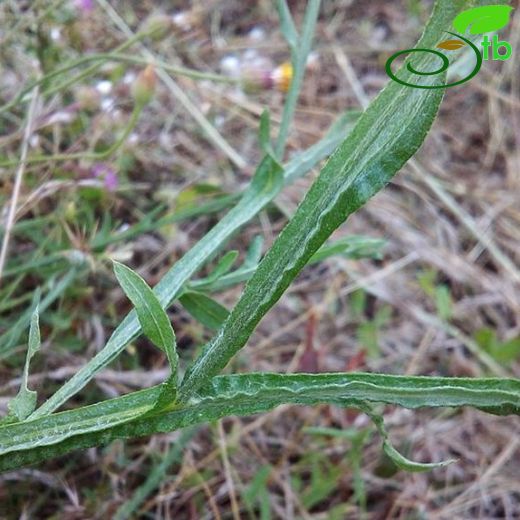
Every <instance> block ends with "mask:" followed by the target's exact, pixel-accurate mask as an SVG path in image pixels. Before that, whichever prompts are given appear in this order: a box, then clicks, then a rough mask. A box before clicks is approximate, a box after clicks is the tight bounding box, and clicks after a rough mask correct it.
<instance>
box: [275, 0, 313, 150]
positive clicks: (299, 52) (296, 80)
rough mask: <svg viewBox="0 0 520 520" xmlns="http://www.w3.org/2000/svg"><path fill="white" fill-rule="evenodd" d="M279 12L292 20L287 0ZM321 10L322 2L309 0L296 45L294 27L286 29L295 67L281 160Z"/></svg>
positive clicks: (281, 1) (282, 125)
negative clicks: (294, 42)
mask: <svg viewBox="0 0 520 520" xmlns="http://www.w3.org/2000/svg"><path fill="white" fill-rule="evenodd" d="M277 4H278V10H279V12H280V17H281V18H282V19H286V20H291V19H290V13H289V11H288V8H287V4H286V3H285V0H278V2H277ZM319 10H320V0H309V2H308V4H307V8H306V9H305V17H304V20H303V28H302V34H301V36H300V37H297V43H296V45H294V44H293V40H294V37H295V29H294V26H292V21H291V22H289V23H291V26H290V28H286V29H285V30H284V33H285V35H286V39H287V40H288V42H289V45H290V46H291V61H292V67H293V78H292V80H291V85H290V87H289V92H288V93H287V99H286V100H285V104H284V107H283V113H282V121H281V123H280V130H279V132H278V137H277V140H276V145H275V155H276V157H277V158H278V159H279V160H281V159H282V158H283V152H284V150H285V143H286V141H287V136H288V134H289V126H290V125H291V122H292V119H293V116H294V112H295V110H296V103H297V101H298V96H299V94H300V89H301V86H302V82H303V77H304V75H305V68H306V65H307V58H308V56H309V52H310V50H311V45H312V40H313V37H314V31H315V28H316V21H317V20H318V13H319Z"/></svg>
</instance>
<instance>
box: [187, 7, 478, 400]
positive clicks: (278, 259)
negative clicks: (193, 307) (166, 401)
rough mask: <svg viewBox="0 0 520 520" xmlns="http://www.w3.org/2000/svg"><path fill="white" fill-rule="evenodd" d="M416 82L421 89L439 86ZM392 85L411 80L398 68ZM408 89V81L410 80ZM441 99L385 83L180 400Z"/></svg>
mask: <svg viewBox="0 0 520 520" xmlns="http://www.w3.org/2000/svg"><path fill="white" fill-rule="evenodd" d="M467 4H468V2H467V1H466V0H457V1H448V0H441V1H439V2H437V3H436V4H435V8H434V12H433V14H432V17H431V18H430V21H429V23H428V25H427V27H426V30H425V33H424V34H423V36H422V37H421V39H420V41H419V43H418V44H417V47H420V48H431V47H434V45H435V43H436V42H437V41H438V40H439V38H440V37H441V36H442V34H443V32H444V31H445V29H446V27H449V25H450V23H451V20H453V18H454V17H455V16H456V14H457V13H458V12H459V11H460V10H461V8H463V7H465V6H466V5H467ZM417 55H420V57H418V58H417V59H416V60H414V63H413V66H414V68H415V70H421V71H427V70H432V69H433V70H436V67H437V66H438V64H437V63H436V61H435V59H436V57H432V56H431V54H430V53H417ZM441 76H442V77H441V78H439V77H437V76H433V75H431V76H422V78H426V79H424V81H426V82H428V84H431V85H433V84H437V83H438V82H439V81H440V82H442V81H443V79H444V75H442V74H441ZM399 77H404V78H405V80H407V79H410V78H411V77H412V73H411V72H410V71H408V70H407V69H405V68H403V69H402V70H401V72H400V76H399ZM410 81H411V79H410ZM442 96H443V92H442V89H422V88H421V89H414V88H410V87H407V86H405V85H401V84H400V83H397V82H394V81H391V82H390V83H389V84H388V85H387V87H386V88H385V89H384V90H383V91H382V92H381V93H380V94H379V96H378V97H377V98H376V99H375V100H374V101H373V102H372V103H371V104H370V106H369V107H368V109H367V110H366V111H365V112H364V114H363V115H362V116H361V117H360V118H359V120H358V122H357V124H356V126H355V127H354V129H353V131H352V133H351V134H350V135H349V136H348V137H347V138H346V139H345V141H344V142H343V143H342V144H341V145H340V147H339V148H338V149H337V150H336V152H335V153H334V154H333V155H332V156H331V158H330V159H329V161H328V162H327V164H326V165H325V166H324V168H323V169H322V170H321V172H320V175H319V177H318V178H317V180H316V181H315V182H314V184H313V185H312V187H311V189H310V190H309V192H308V193H307V195H306V197H305V198H304V200H303V202H302V203H301V204H300V206H299V207H298V210H297V211H296V213H295V215H294V217H293V218H292V219H291V221H290V222H289V224H288V225H287V226H286V227H285V228H284V229H283V231H282V232H281V233H280V235H279V236H278V238H277V239H276V241H275V242H274V244H273V246H272V248H271V249H270V250H269V252H268V253H267V254H266V256H265V257H264V259H263V260H262V262H261V263H260V265H259V266H258V269H257V270H256V272H255V274H254V275H253V276H252V278H251V279H250V280H249V282H248V284H247V285H246V287H245V289H244V292H243V294H242V296H241V298H240V299H239V301H238V303H237V304H236V306H235V307H234V309H233V310H232V311H231V314H230V316H229V318H228V319H227V321H226V322H225V324H224V326H223V327H222V329H221V330H220V331H219V332H218V333H217V335H216V336H215V337H214V338H213V340H212V341H210V342H209V343H208V344H207V345H206V347H205V349H204V350H203V352H202V354H201V355H200V357H199V358H198V359H197V360H196V361H195V363H194V364H193V365H192V367H191V368H190V369H189V370H188V372H187V374H186V375H185V377H184V381H183V383H182V385H181V389H180V399H181V400H186V399H187V398H188V397H189V395H190V394H191V393H192V392H193V391H194V390H196V389H197V387H198V386H200V385H201V384H203V383H204V381H206V380H208V379H209V378H211V377H213V376H215V375H216V374H217V373H218V372H220V370H222V369H223V368H224V367H225V366H226V364H227V363H228V362H229V360H230V359H231V358H232V357H233V356H234V355H235V354H236V353H237V352H238V351H239V350H240V349H241V348H242V347H243V346H244V345H245V343H246V342H247V340H248V338H249V337H250V335H251V334H252V332H253V330H254V329H255V327H256V325H257V324H258V322H259V321H260V319H261V318H262V317H263V316H264V315H265V314H266V313H267V311H268V310H269V309H270V308H271V307H272V306H273V305H274V304H275V303H276V302H277V301H278V299H279V298H280V297H281V295H282V294H283V292H284V291H285V290H286V289H287V287H288V286H289V284H290V283H291V281H292V280H293V279H294V278H295V277H296V276H297V274H298V273H299V272H300V270H301V269H302V268H303V267H304V266H305V264H306V263H307V261H308V260H309V259H310V258H311V257H312V255H313V254H314V253H315V252H316V251H317V250H318V249H319V247H320V246H321V245H322V244H323V243H324V242H325V240H326V239H327V238H328V237H329V236H330V235H331V233H332V232H333V231H334V230H335V229H336V228H337V227H338V226H340V225H341V224H342V223H343V222H344V221H345V220H346V218H347V217H348V216H349V215H350V214H352V213H353V212H354V211H356V210H357V209H358V208H360V207H361V206H362V205H363V204H365V203H366V201H367V200H368V199H369V198H370V197H372V196H373V195H375V194H376V193H377V192H378V191H379V190H381V189H382V188H383V187H384V186H385V185H386V184H387V183H388V182H389V181H390V180H391V178H392V177H393V176H394V175H395V174H396V173H397V171H398V170H399V169H400V168H401V167H402V166H403V164H404V163H405V162H406V161H407V160H408V159H409V158H410V157H411V156H412V155H413V154H414V153H415V152H416V151H417V149H418V148H419V146H420V145H421V144H422V142H423V140H424V138H425V136H426V134H427V132H428V130H429V129H430V126H431V125H432V122H433V120H434V118H435V116H436V114H437V110H438V108H439V105H440V103H441V100H442Z"/></svg>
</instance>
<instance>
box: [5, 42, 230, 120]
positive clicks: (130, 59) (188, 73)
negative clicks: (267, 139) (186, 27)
mask: <svg viewBox="0 0 520 520" xmlns="http://www.w3.org/2000/svg"><path fill="white" fill-rule="evenodd" d="M118 49H119V48H118ZM119 50H121V49H119ZM93 61H94V62H95V61H118V62H123V63H133V64H135V65H153V66H154V67H157V68H159V69H163V70H166V71H168V72H171V73H173V74H177V75H179V76H185V77H187V78H192V79H200V80H210V81H214V82H218V83H230V84H234V83H238V82H239V80H238V79H237V78H231V77H228V76H222V75H221V74H213V73H211V72H200V71H197V70H194V69H189V68H187V67H178V66H176V65H171V64H169V63H166V62H164V61H161V60H156V59H154V60H149V59H146V58H141V57H139V56H130V55H127V54H121V53H119V52H104V53H98V54H89V55H88V56H83V57H82V58H79V59H77V60H74V61H73V62H71V63H69V64H67V65H65V66H63V67H61V68H60V69H57V70H53V71H52V72H50V73H48V74H46V75H45V76H42V77H41V78H40V79H38V80H37V81H34V82H32V83H31V84H30V85H29V86H27V87H25V88H24V89H23V90H22V91H21V92H20V94H18V96H16V97H15V98H14V99H13V100H12V101H10V102H9V103H7V104H5V105H3V106H2V107H0V114H2V113H3V112H5V111H6V110H8V109H9V108H11V107H12V106H14V105H16V104H18V103H19V102H20V101H21V100H22V98H23V97H24V96H25V95H27V93H28V92H30V91H31V90H32V89H33V88H35V87H37V86H38V85H41V84H43V83H45V82H47V81H48V80H50V79H52V78H54V77H56V76H59V75H61V74H64V73H66V72H68V71H70V70H73V69H75V68H77V67H80V66H81V65H84V64H86V63H90V62H93ZM97 67H98V65H95V66H92V67H90V68H88V69H86V70H85V71H83V72H82V73H81V75H77V76H75V77H74V78H71V80H70V83H68V82H66V83H61V84H60V85H57V86H55V87H52V88H51V89H47V90H44V91H43V92H42V95H49V94H53V93H55V92H57V91H59V90H63V89H64V88H66V87H68V86H69V85H70V84H72V83H76V82H77V81H79V79H83V78H84V77H86V76H89V75H90V74H92V73H93V72H95V70H96V69H97ZM82 74H85V76H82ZM80 76H81V78H80Z"/></svg>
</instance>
